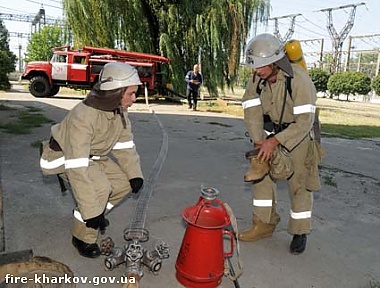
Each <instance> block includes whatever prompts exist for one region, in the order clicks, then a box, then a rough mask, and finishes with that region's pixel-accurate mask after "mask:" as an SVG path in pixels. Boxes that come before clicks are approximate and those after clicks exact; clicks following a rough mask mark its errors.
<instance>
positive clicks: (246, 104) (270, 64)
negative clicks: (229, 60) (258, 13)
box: [238, 34, 320, 254]
mask: <svg viewBox="0 0 380 288" xmlns="http://www.w3.org/2000/svg"><path fill="white" fill-rule="evenodd" d="M246 62H247V65H249V66H250V67H252V68H255V73H254V75H253V78H252V80H251V81H250V82H249V83H248V86H247V88H246V91H245V93H244V96H243V109H244V121H245V124H246V127H247V130H248V133H249V135H250V137H251V139H252V141H253V143H254V145H253V146H254V150H253V151H250V152H249V153H247V154H246V156H247V158H249V159H250V161H251V170H252V171H251V172H252V173H251V174H250V175H247V174H246V175H245V181H249V182H250V181H253V219H252V222H253V225H252V227H251V228H250V229H247V230H245V231H243V232H241V233H240V234H239V235H238V237H239V240H241V241H256V240H259V239H261V238H265V237H271V236H272V234H273V231H274V230H275V227H276V225H277V223H278V222H279V221H280V216H279V215H278V214H277V211H276V181H277V180H281V179H284V180H285V179H286V180H287V182H288V188H289V195H290V200H291V210H290V217H289V223H288V232H289V233H290V234H291V235H293V240H292V242H291V244H290V252H291V253H292V254H299V253H302V252H303V251H304V250H305V248H306V240H307V236H306V235H307V234H309V233H310V230H311V212H312V206H313V193H312V192H313V191H316V190H319V189H320V183H319V174H318V164H319V162H318V156H319V154H318V153H317V151H316V150H317V148H316V146H317V145H318V144H317V143H316V141H314V138H315V137H314V133H313V123H314V118H315V111H316V90H315V87H314V85H313V83H312V81H311V79H310V77H309V75H308V73H307V72H306V71H305V69H303V68H302V67H301V66H299V65H296V64H290V62H289V59H288V57H287V56H286V54H285V52H284V48H283V45H282V44H281V42H280V41H279V40H278V39H277V38H276V37H274V36H273V35H271V34H261V35H258V36H256V37H254V38H253V39H252V40H251V41H250V42H249V43H248V46H247V50H246ZM263 127H264V129H265V130H264V129H263Z"/></svg>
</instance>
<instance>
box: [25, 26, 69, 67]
mask: <svg viewBox="0 0 380 288" xmlns="http://www.w3.org/2000/svg"><path fill="white" fill-rule="evenodd" d="M62 39H63V37H62V29H61V27H59V26H58V25H54V26H44V27H43V28H42V29H41V30H40V31H39V32H35V33H33V34H32V37H31V39H30V41H29V44H28V47H27V48H26V49H27V57H26V58H25V62H30V61H49V60H50V59H51V57H52V56H53V51H52V48H54V47H58V46H62V42H63V40H62Z"/></svg>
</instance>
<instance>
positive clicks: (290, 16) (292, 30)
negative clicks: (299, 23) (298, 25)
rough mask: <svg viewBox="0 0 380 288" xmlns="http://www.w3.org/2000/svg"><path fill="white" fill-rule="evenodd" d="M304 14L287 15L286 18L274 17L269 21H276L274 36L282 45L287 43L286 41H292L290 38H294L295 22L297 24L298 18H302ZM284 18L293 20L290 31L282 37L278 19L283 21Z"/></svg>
mask: <svg viewBox="0 0 380 288" xmlns="http://www.w3.org/2000/svg"><path fill="white" fill-rule="evenodd" d="M301 15H302V14H291V15H285V16H280V17H273V18H269V20H274V33H273V34H274V35H275V36H276V37H277V38H278V39H279V40H280V41H281V42H282V43H285V42H286V41H288V40H289V39H290V37H292V35H293V33H294V26H295V22H296V17H297V16H301ZM283 18H292V19H291V21H290V27H289V29H288V31H287V32H286V34H285V36H284V37H282V36H281V34H280V30H279V28H278V19H283Z"/></svg>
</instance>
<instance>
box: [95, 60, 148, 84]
mask: <svg viewBox="0 0 380 288" xmlns="http://www.w3.org/2000/svg"><path fill="white" fill-rule="evenodd" d="M99 83H100V88H99V89H100V90H114V89H118V88H123V87H128V86H134V85H141V84H142V83H141V81H140V77H139V74H138V73H137V70H136V68H134V67H133V66H131V65H129V64H128V63H122V62H111V63H107V64H106V65H104V67H103V69H102V71H101V72H100V75H99Z"/></svg>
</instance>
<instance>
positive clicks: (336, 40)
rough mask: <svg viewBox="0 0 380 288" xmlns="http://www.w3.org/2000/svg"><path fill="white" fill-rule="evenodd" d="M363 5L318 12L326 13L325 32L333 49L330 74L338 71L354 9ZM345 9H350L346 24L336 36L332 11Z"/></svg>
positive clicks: (345, 6)
mask: <svg viewBox="0 0 380 288" xmlns="http://www.w3.org/2000/svg"><path fill="white" fill-rule="evenodd" d="M361 5H365V3H364V2H362V3H358V4H349V5H344V6H339V7H335V8H326V9H322V10H319V12H327V13H328V18H327V30H328V31H329V34H330V36H331V40H332V44H333V48H334V54H333V64H332V67H331V68H330V72H335V73H337V72H339V71H340V62H341V56H342V45H343V42H344V40H345V39H346V37H347V35H348V33H349V32H350V30H351V28H352V26H354V20H355V12H356V7H357V6H361ZM345 8H351V12H350V15H349V17H348V19H347V22H346V24H345V25H344V27H343V28H342V30H341V31H340V33H339V34H338V33H337V32H336V30H335V28H334V24H333V19H332V11H333V10H338V9H345Z"/></svg>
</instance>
